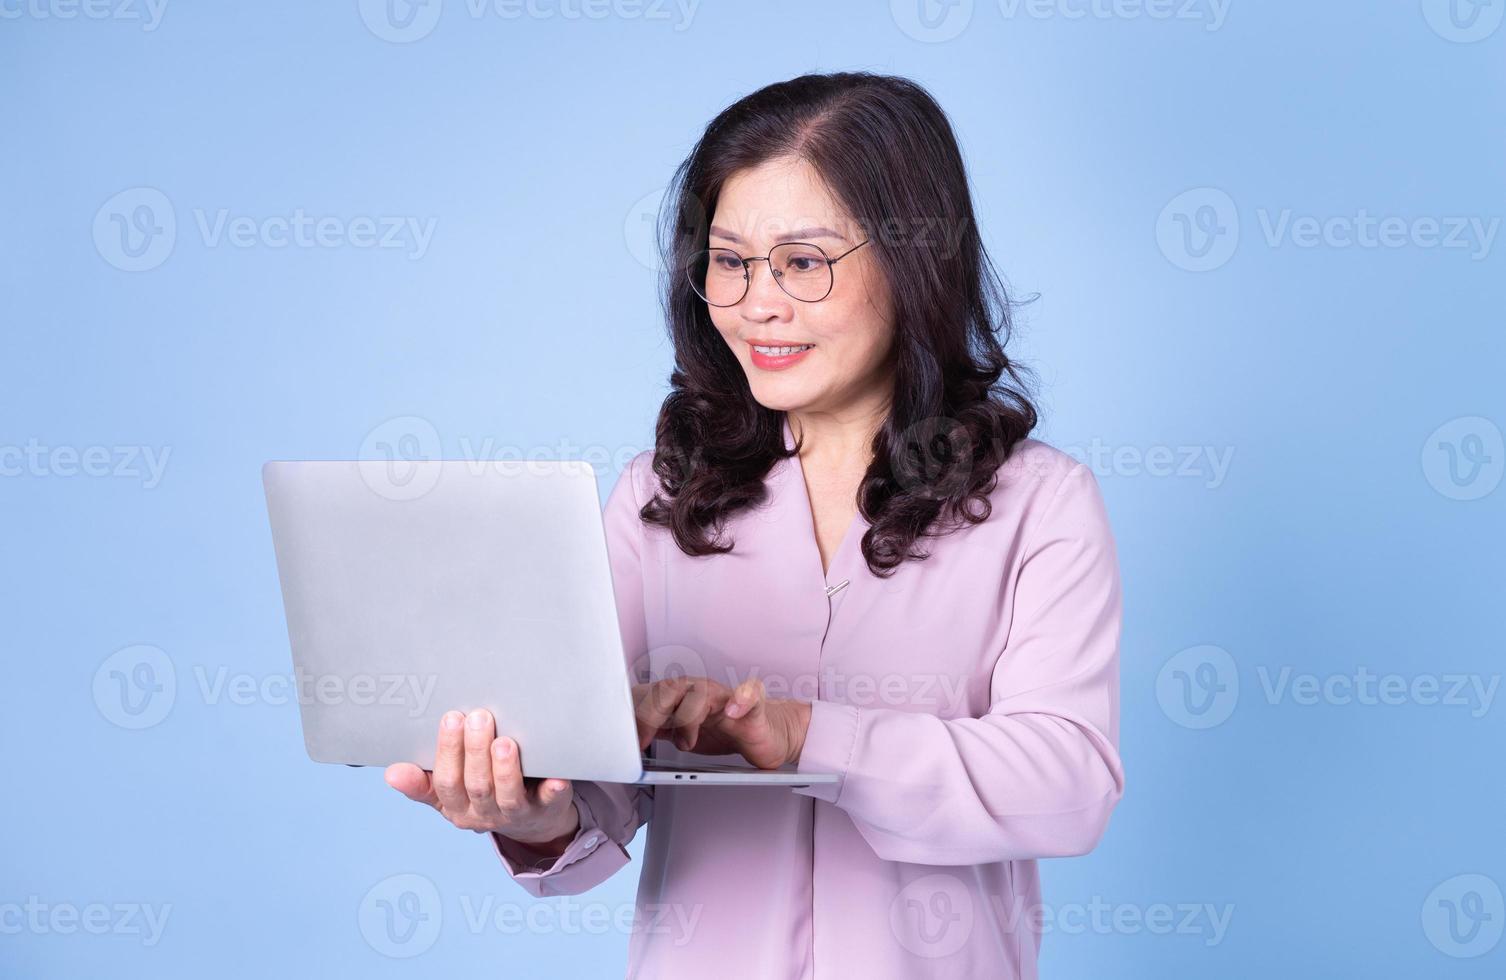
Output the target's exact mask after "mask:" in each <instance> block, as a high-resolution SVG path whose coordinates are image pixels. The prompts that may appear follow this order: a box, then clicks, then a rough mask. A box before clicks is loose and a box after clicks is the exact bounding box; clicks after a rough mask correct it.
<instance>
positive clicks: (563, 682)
mask: <svg viewBox="0 0 1506 980" xmlns="http://www.w3.org/2000/svg"><path fill="white" fill-rule="evenodd" d="M394 467H398V468H399V469H394ZM262 480H263V484H264V487H265V490H266V495H267V509H268V513H269V516H270V518H271V524H272V536H273V542H274V547H275V550H276V555H277V570H278V576H279V578H280V580H281V585H282V595H283V604H284V609H285V611H286V614H287V624H288V639H289V642H290V644H291V646H292V652H293V663H294V675H295V679H296V680H297V682H298V696H299V706H300V712H301V715H302V721H303V733H304V741H305V744H306V745H307V748H308V753H309V756H310V758H312V759H314V760H315V761H318V762H334V763H346V764H351V765H372V766H384V765H388V764H390V763H394V762H414V763H417V764H418V765H420V766H422V767H423V768H425V769H432V768H433V764H434V740H435V735H436V732H437V730H438V725H439V719H440V717H441V716H442V715H443V714H444V713H445V712H446V711H449V710H451V709H460V710H470V709H473V708H478V707H480V708H487V709H489V710H490V711H491V712H492V714H493V715H494V716H495V717H496V719H497V725H498V730H499V732H500V733H501V734H504V735H507V736H509V737H511V738H513V739H515V740H516V741H517V742H518V744H519V746H520V747H521V758H522V763H523V772H524V774H525V775H528V776H554V777H559V778H562V779H592V780H601V781H606V782H633V781H635V780H637V779H638V778H639V777H640V776H641V775H642V766H641V762H640V754H639V751H638V743H637V734H636V727H635V724H634V721H633V708H632V695H631V693H630V690H629V681H628V676H627V670H626V666H625V657H624V652H623V648H622V635H621V633H620V631H619V628H618V623H617V608H616V604H615V601H614V598H613V585H612V575H611V566H610V563H609V561H608V555H607V548H606V537H605V532H604V529H603V524H602V515H601V505H600V499H599V495H598V491H597V483H596V475H595V472H594V470H592V468H591V466H590V464H588V463H585V462H582V461H576V460H563V461H528V462H521V461H510V462H475V461H421V462H405V461H404V462H396V463H392V462H386V461H361V462H353V461H342V462H326V461H319V462H270V463H267V464H266V465H265V466H264V467H263V469H262Z"/></svg>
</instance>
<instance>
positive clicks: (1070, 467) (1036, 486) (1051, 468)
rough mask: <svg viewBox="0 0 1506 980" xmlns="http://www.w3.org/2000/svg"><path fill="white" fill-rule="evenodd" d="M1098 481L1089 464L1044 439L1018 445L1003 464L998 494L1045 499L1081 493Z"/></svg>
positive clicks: (1023, 441)
mask: <svg viewBox="0 0 1506 980" xmlns="http://www.w3.org/2000/svg"><path fill="white" fill-rule="evenodd" d="M1096 483H1097V481H1096V480H1095V479H1094V477H1093V471H1092V470H1090V469H1089V468H1088V466H1087V464H1085V463H1083V462H1081V461H1079V460H1078V459H1076V458H1074V457H1073V456H1070V455H1068V454H1067V453H1065V452H1063V451H1062V450H1060V449H1057V448H1056V447H1055V446H1053V445H1051V444H1049V443H1046V442H1043V441H1041V440H1040V439H1033V438H1027V439H1022V440H1020V442H1018V443H1017V444H1016V445H1015V447H1014V451H1013V452H1011V453H1010V454H1009V458H1008V459H1007V460H1005V461H1004V462H1003V463H1002V464H1000V466H999V469H998V482H997V485H996V487H995V489H994V493H995V494H1000V493H1002V494H1005V495H1007V496H1011V497H1015V498H1020V497H1043V498H1046V499H1049V498H1052V497H1054V496H1056V494H1058V493H1062V492H1067V491H1070V490H1073V489H1074V488H1075V489H1079V490H1080V489H1081V488H1082V486H1083V485H1084V484H1093V485H1094V486H1095V488H1096Z"/></svg>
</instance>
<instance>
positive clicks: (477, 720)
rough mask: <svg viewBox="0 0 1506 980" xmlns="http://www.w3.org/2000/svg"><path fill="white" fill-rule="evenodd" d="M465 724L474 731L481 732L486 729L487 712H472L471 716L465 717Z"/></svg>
mask: <svg viewBox="0 0 1506 980" xmlns="http://www.w3.org/2000/svg"><path fill="white" fill-rule="evenodd" d="M465 723H466V724H467V725H468V726H470V728H471V730H472V731H478V732H479V731H480V730H481V729H483V728H485V727H486V712H485V711H482V710H481V709H480V708H477V709H476V710H475V711H472V712H471V713H470V714H468V715H466V716H465Z"/></svg>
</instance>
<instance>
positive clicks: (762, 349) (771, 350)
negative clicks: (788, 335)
mask: <svg viewBox="0 0 1506 980" xmlns="http://www.w3.org/2000/svg"><path fill="white" fill-rule="evenodd" d="M748 346H749V347H752V348H753V349H754V350H756V351H758V353H760V354H763V355H764V356H765V357H785V356H787V355H790V354H799V353H801V352H803V351H808V350H810V349H811V348H812V347H814V346H816V345H815V344H754V343H749V344H748Z"/></svg>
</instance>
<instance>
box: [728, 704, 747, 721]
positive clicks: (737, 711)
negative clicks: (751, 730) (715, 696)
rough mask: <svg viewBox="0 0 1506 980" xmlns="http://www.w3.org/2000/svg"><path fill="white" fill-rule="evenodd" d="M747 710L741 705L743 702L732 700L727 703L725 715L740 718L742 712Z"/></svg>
mask: <svg viewBox="0 0 1506 980" xmlns="http://www.w3.org/2000/svg"><path fill="white" fill-rule="evenodd" d="M747 710H748V709H747V708H744V707H743V703H742V702H741V701H733V702H732V703H731V704H729V705H727V717H728V718H741V717H742V716H743V712H744V711H747Z"/></svg>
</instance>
